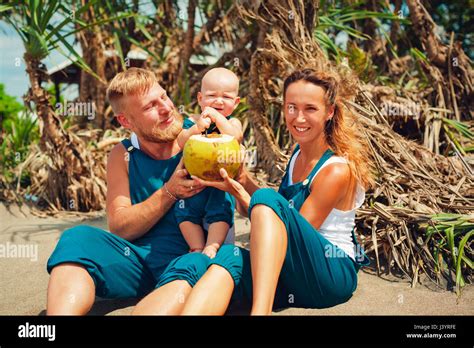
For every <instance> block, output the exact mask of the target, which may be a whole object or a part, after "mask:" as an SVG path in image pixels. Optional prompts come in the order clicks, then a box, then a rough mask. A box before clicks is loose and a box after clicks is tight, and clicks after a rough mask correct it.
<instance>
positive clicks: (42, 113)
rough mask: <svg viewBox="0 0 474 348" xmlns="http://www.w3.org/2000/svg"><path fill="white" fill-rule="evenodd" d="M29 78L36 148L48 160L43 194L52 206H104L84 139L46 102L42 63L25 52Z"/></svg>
mask: <svg viewBox="0 0 474 348" xmlns="http://www.w3.org/2000/svg"><path fill="white" fill-rule="evenodd" d="M24 59H25V63H26V72H27V74H28V77H29V80H30V85H31V87H30V91H29V95H28V97H27V100H26V101H27V102H30V101H32V102H34V104H35V106H36V113H37V115H38V121H39V129H40V134H41V139H40V143H39V145H40V148H41V150H42V152H43V153H45V154H46V155H47V156H48V158H49V160H48V167H47V171H48V180H47V185H46V187H45V196H44V198H45V199H46V200H47V201H48V202H49V203H50V204H51V205H52V206H54V207H56V208H58V209H66V210H78V211H89V210H99V209H101V208H103V206H104V198H105V185H104V183H103V178H97V177H96V176H95V175H94V168H96V169H97V167H99V166H100V164H99V165H98V164H95V163H93V160H92V158H91V157H90V154H89V153H88V152H87V150H86V146H85V144H84V142H83V141H82V140H81V139H80V138H78V137H76V136H74V135H73V134H71V133H69V132H67V131H65V130H64V128H63V126H62V122H61V119H60V118H59V116H58V115H57V114H56V113H55V111H54V110H53V108H52V106H51V105H50V103H49V100H50V95H49V94H48V92H47V91H46V90H44V89H43V88H42V87H41V83H42V82H43V81H45V80H46V79H47V74H46V71H45V67H44V65H43V64H42V63H41V62H40V61H39V60H38V59H36V58H32V57H30V56H29V55H28V53H25V56H24Z"/></svg>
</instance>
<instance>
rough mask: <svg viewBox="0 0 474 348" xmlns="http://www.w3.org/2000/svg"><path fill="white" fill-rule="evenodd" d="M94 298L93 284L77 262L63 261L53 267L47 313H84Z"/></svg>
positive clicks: (87, 310) (88, 309)
mask: <svg viewBox="0 0 474 348" xmlns="http://www.w3.org/2000/svg"><path fill="white" fill-rule="evenodd" d="M94 300H95V284H94V281H93V280H92V277H91V276H90V275H89V273H88V272H87V270H86V269H85V268H84V267H83V266H81V265H78V264H74V263H63V264H60V265H58V266H56V267H54V268H53V270H52V271H51V277H50V278H49V284H48V299H47V301H48V302H47V305H46V313H47V315H85V314H87V313H88V312H89V311H90V309H91V308H92V305H93V304H94Z"/></svg>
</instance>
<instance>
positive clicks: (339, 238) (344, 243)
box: [288, 150, 365, 260]
mask: <svg viewBox="0 0 474 348" xmlns="http://www.w3.org/2000/svg"><path fill="white" fill-rule="evenodd" d="M299 154H300V150H298V152H296V153H295V155H294V156H293V158H292V159H291V161H290V164H289V167H288V184H289V185H293V169H294V166H295V161H296V158H297V157H298V155H299ZM332 163H348V162H347V160H346V159H345V158H344V157H339V156H331V157H329V159H328V160H327V161H326V162H324V164H323V165H322V166H321V168H319V169H318V171H317V172H316V174H315V175H314V176H313V179H312V180H311V182H310V183H309V187H311V184H312V183H313V180H314V178H315V177H316V176H317V175H318V173H319V172H320V171H321V169H323V168H324V167H326V166H328V165H330V164H332ZM364 200H365V191H364V188H363V187H362V186H361V185H360V184H358V185H357V189H356V195H355V204H354V207H353V208H352V210H339V209H336V208H333V209H332V210H331V212H330V213H329V215H328V216H327V217H326V220H324V222H323V223H322V225H321V227H320V228H319V232H320V233H321V234H322V235H323V237H324V238H326V239H327V240H328V241H330V242H331V243H332V244H334V245H336V246H337V247H339V248H340V249H342V250H344V252H345V253H346V254H347V255H349V256H350V257H351V258H352V259H353V260H355V255H356V250H355V245H354V243H353V242H352V229H353V228H354V226H355V213H356V209H357V208H360V207H361V206H362V204H363V203H364Z"/></svg>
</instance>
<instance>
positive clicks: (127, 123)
mask: <svg viewBox="0 0 474 348" xmlns="http://www.w3.org/2000/svg"><path fill="white" fill-rule="evenodd" d="M115 118H116V119H117V121H118V122H119V123H120V125H121V126H122V127H123V128H127V129H131V128H132V125H131V124H130V121H129V120H128V118H126V117H125V115H124V114H118V115H115Z"/></svg>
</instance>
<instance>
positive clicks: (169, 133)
mask: <svg viewBox="0 0 474 348" xmlns="http://www.w3.org/2000/svg"><path fill="white" fill-rule="evenodd" d="M171 114H172V115H173V116H174V121H173V123H172V124H171V125H169V126H168V128H166V129H164V130H161V129H159V125H160V122H157V123H156V124H155V125H154V126H153V129H152V130H151V132H150V131H148V130H146V131H141V132H140V133H141V134H140V135H141V137H142V138H143V139H145V140H147V141H150V142H154V143H169V142H171V141H173V140H175V139H176V138H177V137H178V134H179V133H180V132H181V130H182V129H183V116H181V114H180V113H179V112H177V111H176V110H173V111H171Z"/></svg>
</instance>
